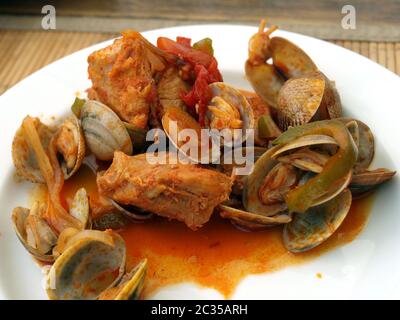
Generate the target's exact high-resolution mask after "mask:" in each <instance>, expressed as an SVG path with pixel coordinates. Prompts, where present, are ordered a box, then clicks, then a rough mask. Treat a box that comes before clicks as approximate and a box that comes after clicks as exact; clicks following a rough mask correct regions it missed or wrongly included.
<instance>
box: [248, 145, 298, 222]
mask: <svg viewBox="0 0 400 320" xmlns="http://www.w3.org/2000/svg"><path fill="white" fill-rule="evenodd" d="M276 150H277V148H272V149H270V150H268V151H267V152H265V153H264V154H263V155H262V156H261V157H260V158H259V159H258V160H257V161H256V163H255V164H254V168H253V171H252V172H251V173H250V175H249V176H248V177H247V179H246V182H245V185H244V188H243V198H242V200H243V206H244V208H245V209H246V211H248V212H252V213H255V214H261V215H265V216H274V215H276V214H278V213H280V212H283V211H285V210H287V206H286V204H285V200H284V198H283V197H284V195H285V193H286V192H288V191H289V190H290V189H292V188H294V187H295V186H296V185H297V182H298V179H299V176H298V172H297V171H296V169H295V168H294V167H293V166H290V165H284V164H281V163H279V162H278V161H277V160H274V159H272V157H271V154H273V153H274V152H275V151H276Z"/></svg>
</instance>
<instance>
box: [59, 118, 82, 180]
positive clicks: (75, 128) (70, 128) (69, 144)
mask: <svg viewBox="0 0 400 320" xmlns="http://www.w3.org/2000/svg"><path fill="white" fill-rule="evenodd" d="M56 146H57V149H58V153H59V154H61V156H62V158H61V160H60V164H61V169H62V171H63V173H64V178H65V179H69V178H70V177H71V176H72V175H74V173H75V172H76V171H78V169H79V168H80V166H81V164H82V162H83V159H84V158H85V155H86V145H85V139H84V136H83V130H82V127H81V124H80V122H79V119H78V118H77V117H76V116H75V115H72V116H71V117H69V118H67V119H66V120H65V121H64V122H63V123H62V124H61V126H60V128H59V130H58V132H57V138H56Z"/></svg>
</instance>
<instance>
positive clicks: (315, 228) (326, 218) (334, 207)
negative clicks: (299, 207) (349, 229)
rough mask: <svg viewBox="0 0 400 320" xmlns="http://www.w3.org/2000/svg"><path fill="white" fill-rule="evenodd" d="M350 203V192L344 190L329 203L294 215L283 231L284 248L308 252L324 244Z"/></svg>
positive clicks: (341, 219) (339, 223)
mask: <svg viewBox="0 0 400 320" xmlns="http://www.w3.org/2000/svg"><path fill="white" fill-rule="evenodd" d="M351 202H352V197H351V192H350V191H349V190H348V189H346V190H345V191H343V192H342V193H341V194H340V195H338V196H337V197H335V198H334V199H332V200H330V201H329V202H326V203H324V204H323V205H320V206H317V207H313V208H310V209H308V210H307V212H305V213H298V214H296V215H294V217H293V220H292V221H291V222H289V223H288V224H286V225H285V227H284V229H283V241H284V244H285V247H286V248H287V249H288V250H289V251H291V252H294V253H297V252H304V251H308V250H310V249H312V248H315V247H316V246H318V245H319V244H321V243H322V242H324V241H325V240H326V239H328V238H329V237H330V236H331V235H332V234H333V233H334V232H335V231H336V230H337V229H338V228H339V226H340V225H341V224H342V222H343V220H344V219H345V218H346V216H347V213H348V212H349V210H350V207H351Z"/></svg>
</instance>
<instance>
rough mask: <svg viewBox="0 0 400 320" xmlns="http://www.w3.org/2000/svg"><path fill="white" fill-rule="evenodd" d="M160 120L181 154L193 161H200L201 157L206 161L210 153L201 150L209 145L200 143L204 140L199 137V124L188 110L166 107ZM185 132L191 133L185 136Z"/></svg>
mask: <svg viewBox="0 0 400 320" xmlns="http://www.w3.org/2000/svg"><path fill="white" fill-rule="evenodd" d="M161 122H162V127H163V129H164V131H165V133H166V135H167V137H168V139H169V140H170V141H171V143H172V144H173V146H174V147H175V148H176V149H177V150H178V151H179V153H180V154H181V155H183V156H184V157H185V158H188V159H190V160H191V161H192V162H194V163H198V162H201V161H202V159H203V158H205V159H206V160H207V162H208V160H209V159H210V155H209V154H203V152H202V150H209V147H210V146H209V144H208V145H204V146H203V145H202V143H205V142H204V140H202V139H201V127H200V124H199V123H198V122H197V121H196V119H195V118H193V117H192V116H191V115H190V114H189V113H188V112H186V111H185V110H183V109H182V108H181V107H177V106H171V107H168V108H167V109H166V110H165V112H164V115H163V117H162V119H161ZM186 129H189V130H190V132H189V131H187V130H186ZM185 132H187V133H190V134H193V135H190V136H185Z"/></svg>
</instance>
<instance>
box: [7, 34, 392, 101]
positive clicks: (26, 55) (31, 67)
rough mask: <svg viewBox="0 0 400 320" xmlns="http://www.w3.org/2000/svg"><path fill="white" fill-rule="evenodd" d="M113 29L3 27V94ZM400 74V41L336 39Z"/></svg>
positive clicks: (339, 43) (107, 37)
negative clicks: (8, 28) (102, 30)
mask: <svg viewBox="0 0 400 320" xmlns="http://www.w3.org/2000/svg"><path fill="white" fill-rule="evenodd" d="M113 36H116V35H113V34H110V33H95V32H61V31H56V32H48V31H16V30H0V53H1V54H0V94H1V93H3V92H4V91H6V90H7V89H8V88H10V87H11V86H13V85H14V84H16V83H17V82H19V81H20V80H22V79H24V78H25V77H27V76H28V75H29V74H31V73H32V72H34V71H36V70H38V69H40V68H42V67H43V66H45V65H47V64H49V63H50V62H52V61H54V60H57V59H59V58H61V57H63V56H66V55H68V54H70V53H72V52H74V51H77V50H79V49H82V48H85V47H88V46H90V45H92V44H95V43H98V42H101V41H104V40H107V39H110V38H112V37H113ZM331 42H333V43H336V44H338V45H340V46H343V47H345V48H348V49H350V50H353V51H355V52H358V53H360V54H362V55H364V56H366V57H368V58H370V59H371V60H374V61H376V62H378V63H380V64H381V65H383V66H385V67H386V68H388V69H389V70H391V71H393V72H395V73H397V74H398V75H400V42H395V43H394V42H369V41H340V40H332V41H331Z"/></svg>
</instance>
